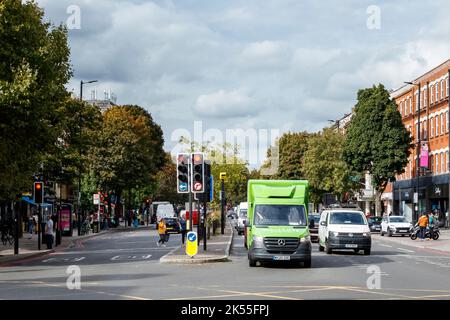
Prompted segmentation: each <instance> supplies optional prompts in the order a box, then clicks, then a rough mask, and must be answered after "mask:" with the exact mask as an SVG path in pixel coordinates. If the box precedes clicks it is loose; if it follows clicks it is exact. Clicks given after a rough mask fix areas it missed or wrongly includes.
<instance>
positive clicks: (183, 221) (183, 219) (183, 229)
mask: <svg viewBox="0 0 450 320" xmlns="http://www.w3.org/2000/svg"><path fill="white" fill-rule="evenodd" d="M180 232H181V243H182V244H183V245H184V243H185V242H186V232H187V230H186V216H185V215H182V216H181V218H180Z"/></svg>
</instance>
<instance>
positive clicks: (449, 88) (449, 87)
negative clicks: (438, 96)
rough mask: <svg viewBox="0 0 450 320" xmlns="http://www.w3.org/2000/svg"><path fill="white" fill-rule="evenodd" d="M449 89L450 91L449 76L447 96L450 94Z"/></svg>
mask: <svg viewBox="0 0 450 320" xmlns="http://www.w3.org/2000/svg"><path fill="white" fill-rule="evenodd" d="M449 91H450V86H449V83H448V78H447V97H448V95H449Z"/></svg>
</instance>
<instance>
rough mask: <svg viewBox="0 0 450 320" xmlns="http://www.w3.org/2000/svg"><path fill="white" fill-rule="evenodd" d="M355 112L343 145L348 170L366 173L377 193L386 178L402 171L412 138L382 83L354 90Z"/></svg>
mask: <svg viewBox="0 0 450 320" xmlns="http://www.w3.org/2000/svg"><path fill="white" fill-rule="evenodd" d="M354 112H355V114H354V116H353V118H352V121H351V122H350V126H349V128H348V132H347V137H346V139H345V142H344V146H343V159H344V160H345V162H346V163H347V164H348V166H349V168H350V170H352V171H356V172H366V171H367V172H369V173H370V174H371V175H372V177H373V178H372V181H373V184H374V187H375V189H376V190H377V192H378V193H379V195H381V193H382V192H383V191H384V190H385V188H386V186H387V184H388V183H389V181H395V176H396V175H397V174H401V173H403V172H404V167H405V166H406V165H407V163H408V157H409V155H410V149H411V148H412V144H411V142H412V139H411V137H410V134H409V132H408V131H407V130H406V128H405V127H404V125H403V123H402V119H401V115H400V113H399V112H398V110H397V106H396V104H395V102H394V101H393V100H391V98H390V96H389V92H388V91H387V90H386V89H385V88H384V86H383V85H381V84H380V85H378V86H373V87H372V88H369V89H362V90H359V92H358V102H357V104H356V106H355V110H354Z"/></svg>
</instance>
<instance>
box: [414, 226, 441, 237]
mask: <svg viewBox="0 0 450 320" xmlns="http://www.w3.org/2000/svg"><path fill="white" fill-rule="evenodd" d="M419 233H420V227H419V225H418V224H416V225H415V226H414V227H412V228H411V230H410V238H411V240H416V239H417V238H418V236H419ZM439 235H440V231H439V227H438V226H437V225H436V226H434V227H433V229H430V228H427V229H426V230H425V236H424V238H430V239H433V240H437V239H439Z"/></svg>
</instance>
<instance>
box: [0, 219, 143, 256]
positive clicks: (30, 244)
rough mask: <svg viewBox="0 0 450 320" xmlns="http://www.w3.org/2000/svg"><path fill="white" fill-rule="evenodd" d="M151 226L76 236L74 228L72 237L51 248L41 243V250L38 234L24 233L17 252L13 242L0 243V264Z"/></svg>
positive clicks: (64, 238)
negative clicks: (114, 233) (94, 238)
mask: <svg viewBox="0 0 450 320" xmlns="http://www.w3.org/2000/svg"><path fill="white" fill-rule="evenodd" d="M149 228H152V226H138V228H133V227H126V226H125V225H120V226H119V227H117V228H110V229H107V230H101V231H100V232H99V233H93V232H91V233H89V234H88V235H81V236H78V234H77V230H74V233H73V236H72V237H62V239H61V244H60V245H58V246H55V245H54V246H53V249H51V250H48V249H46V248H47V245H46V244H41V250H38V235H37V234H33V235H32V237H31V238H30V236H29V233H24V234H23V237H22V238H21V239H19V254H14V244H13V245H10V244H9V243H8V244H7V245H6V246H2V244H0V265H1V264H2V263H11V262H16V261H21V260H24V259H27V260H28V259H30V258H35V257H40V256H44V255H47V254H50V253H53V252H59V251H61V250H64V249H66V248H73V247H76V246H79V244H80V243H81V242H83V241H85V240H87V239H90V238H92V237H96V236H99V235H102V234H105V233H108V232H117V231H123V230H132V229H149Z"/></svg>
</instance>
